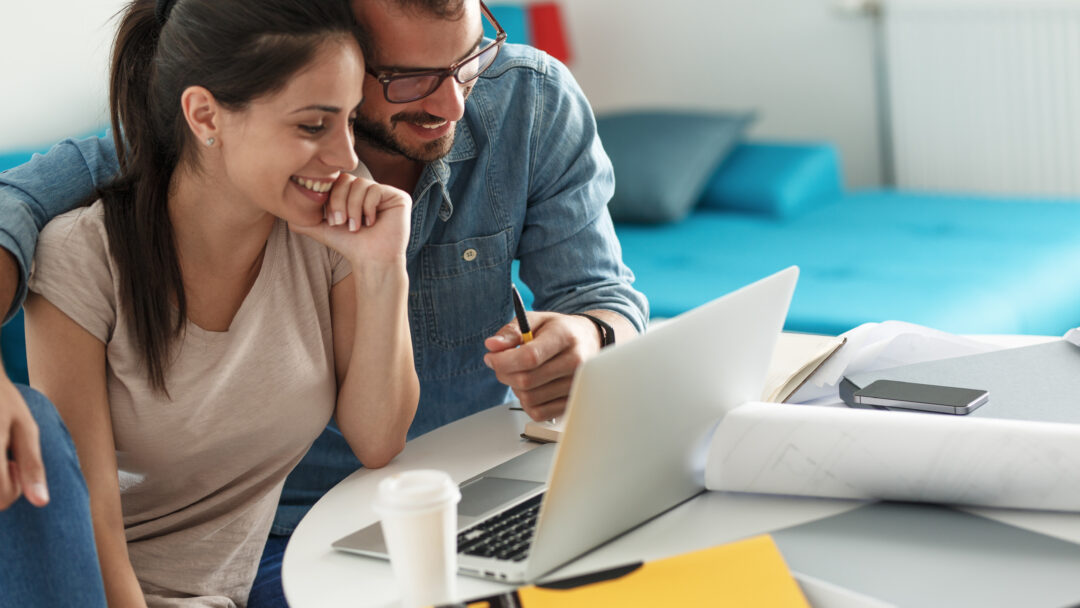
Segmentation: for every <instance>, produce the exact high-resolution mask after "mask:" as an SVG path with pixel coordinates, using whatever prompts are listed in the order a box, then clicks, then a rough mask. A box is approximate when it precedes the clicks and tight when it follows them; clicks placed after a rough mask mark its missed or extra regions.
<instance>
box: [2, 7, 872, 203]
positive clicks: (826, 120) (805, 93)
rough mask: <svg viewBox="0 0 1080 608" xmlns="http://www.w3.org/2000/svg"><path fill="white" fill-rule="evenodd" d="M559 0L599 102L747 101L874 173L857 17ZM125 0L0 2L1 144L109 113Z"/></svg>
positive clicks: (584, 79)
mask: <svg viewBox="0 0 1080 608" xmlns="http://www.w3.org/2000/svg"><path fill="white" fill-rule="evenodd" d="M502 1H506V0H502ZM561 2H562V6H563V8H564V11H565V17H566V20H567V23H568V28H569V31H570V36H571V44H572V48H573V51H574V52H575V59H574V61H573V65H572V67H573V69H574V72H575V74H576V75H577V77H578V78H579V80H580V81H581V84H582V87H583V88H584V89H585V92H586V94H587V95H588V96H589V98H590V100H591V101H592V102H593V104H594V105H595V107H596V108H597V110H598V111H605V110H613V109H621V108H633V107H681V108H716V109H728V110H732V109H738V110H741V109H753V110H756V111H757V112H758V115H759V118H758V121H757V123H756V124H755V125H754V127H753V129H752V130H751V135H752V136H753V137H757V138H779V139H816V140H829V141H833V142H835V143H836V144H837V145H838V146H839V148H840V151H841V154H842V157H843V163H844V167H845V171H846V174H847V181H848V183H849V184H850V185H854V186H866V185H874V184H877V183H878V182H879V180H880V167H879V159H878V154H879V151H878V133H877V126H876V125H877V116H876V109H875V108H876V106H875V102H874V84H873V70H872V58H871V48H872V47H871V27H870V24H869V22H868V21H867V20H866V19H864V18H860V17H854V16H850V15H841V14H839V13H837V12H835V11H834V10H833V9H832V8H831V3H830V1H829V0H666V1H664V2H653V1H649V0H561ZM124 4H125V3H124V2H123V0H53V1H52V2H29V1H27V2H18V3H16V2H5V5H6V7H5V8H3V9H0V58H2V59H3V61H4V64H5V66H4V75H3V78H2V79H0V83H2V84H0V150H2V149H10V148H12V147H20V146H29V147H40V146H42V145H45V144H49V143H52V142H54V141H56V140H59V139H62V138H64V137H66V136H70V135H79V134H83V133H86V132H88V131H91V130H93V129H96V128H97V127H98V126H100V125H103V124H105V123H106V122H107V113H106V89H105V82H106V74H107V71H108V70H107V67H108V52H109V46H110V44H111V38H112V34H113V30H114V28H115V26H116V22H115V20H113V19H112V16H113V15H114V14H115V13H116V12H117V11H118V10H119V9H120V8H121V7H122V6H123V5H124Z"/></svg>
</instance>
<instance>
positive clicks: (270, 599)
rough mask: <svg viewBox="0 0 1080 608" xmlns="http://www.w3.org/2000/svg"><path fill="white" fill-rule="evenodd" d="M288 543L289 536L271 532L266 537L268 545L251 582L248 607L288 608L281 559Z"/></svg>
mask: <svg viewBox="0 0 1080 608" xmlns="http://www.w3.org/2000/svg"><path fill="white" fill-rule="evenodd" d="M288 543H289V537H288V536H279V535H277V534H271V535H270V538H268V539H266V547H265V548H264V549H263V554H262V559H261V560H259V573H258V574H256V575H255V582H254V583H252V584H251V595H249V596H248V608H288V606H289V604H288V602H286V601H285V590H284V589H283V588H282V586H281V560H282V558H283V557H285V545H287V544H288Z"/></svg>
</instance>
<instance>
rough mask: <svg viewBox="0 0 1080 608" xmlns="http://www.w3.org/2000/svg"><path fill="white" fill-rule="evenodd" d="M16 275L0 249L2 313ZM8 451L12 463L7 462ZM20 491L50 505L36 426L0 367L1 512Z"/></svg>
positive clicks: (10, 258)
mask: <svg viewBox="0 0 1080 608" xmlns="http://www.w3.org/2000/svg"><path fill="white" fill-rule="evenodd" d="M18 273H19V270H18V264H16V262H15V257H14V256H13V255H12V254H11V253H10V252H8V251H7V250H5V249H2V248H0V306H3V307H4V309H5V310H6V309H7V307H8V305H9V304H10V303H11V301H12V300H14V299H15V288H16V284H17V280H18ZM9 451H10V453H11V456H12V457H13V458H14V460H12V461H9V460H8V453H9ZM23 492H25V494H26V499H27V500H28V501H30V504H32V505H34V506H36V507H43V506H45V505H46V504H48V502H49V491H48V489H47V486H46V485H45V466H44V465H43V464H42V462H41V444H40V442H39V440H38V427H37V424H36V423H35V422H34V418H33V417H32V416H31V415H30V409H29V408H27V407H26V402H25V401H23V398H22V395H20V394H19V391H18V389H16V388H15V385H14V384H12V382H11V380H10V379H9V378H8V377H7V372H5V371H4V369H3V367H2V366H0V510H3V509H6V508H7V507H9V506H11V503H13V502H15V500H16V499H18V498H19V495H20V494H21V493H23Z"/></svg>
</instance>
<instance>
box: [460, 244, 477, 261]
mask: <svg viewBox="0 0 1080 608" xmlns="http://www.w3.org/2000/svg"><path fill="white" fill-rule="evenodd" d="M461 259H463V260H465V261H466V262H471V261H473V260H475V259H476V250H475V249H473V248H471V247H470V248H468V249H466V250H465V253H462V254H461Z"/></svg>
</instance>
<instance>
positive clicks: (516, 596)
mask: <svg viewBox="0 0 1080 608" xmlns="http://www.w3.org/2000/svg"><path fill="white" fill-rule="evenodd" d="M458 605H459V606H460V604H458ZM465 605H466V606H467V607H468V608H501V607H503V606H521V607H522V608H543V607H545V606H558V607H560V608H574V607H577V606H590V607H593V606H739V607H740V608H741V607H744V606H768V607H770V608H772V607H776V608H787V607H799V608H806V607H808V606H809V604H808V603H807V601H806V598H805V597H803V594H802V591H801V590H800V589H799V586H798V584H797V583H796V582H795V579H794V578H792V576H791V573H790V572H789V571H788V568H787V564H785V563H784V558H783V556H782V555H780V551H779V550H778V549H777V548H776V544H775V543H773V540H772V537H770V536H767V535H765V536H756V537H753V538H749V539H746V540H741V541H737V542H733V543H729V544H726V545H719V546H716V547H712V548H709V549H703V550H701V551H694V552H692V553H684V554H682V555H678V556H675V557H669V558H666V559H660V560H656V561H652V562H645V563H642V562H638V563H635V564H627V565H625V566H620V567H618V568H612V569H610V570H604V571H602V572H596V573H592V574H586V575H583V576H577V577H573V578H569V579H563V580H559V581H551V582H545V583H543V584H540V585H530V586H526V587H520V588H518V589H516V590H514V591H509V592H507V593H503V594H500V595H496V596H490V597H485V598H478V599H474V600H470V601H468V602H466V603H465Z"/></svg>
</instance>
